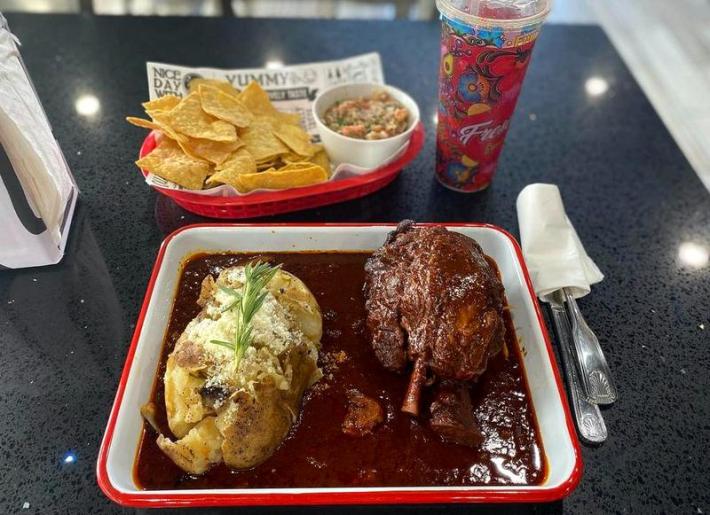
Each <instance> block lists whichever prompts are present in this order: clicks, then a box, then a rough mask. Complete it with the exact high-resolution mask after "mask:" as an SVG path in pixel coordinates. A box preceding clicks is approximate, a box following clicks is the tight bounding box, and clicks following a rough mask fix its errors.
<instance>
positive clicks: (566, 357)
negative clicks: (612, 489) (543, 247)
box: [543, 290, 607, 444]
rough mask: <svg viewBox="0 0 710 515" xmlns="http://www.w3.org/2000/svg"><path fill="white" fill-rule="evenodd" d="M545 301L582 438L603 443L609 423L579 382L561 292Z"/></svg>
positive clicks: (554, 293) (569, 327)
mask: <svg viewBox="0 0 710 515" xmlns="http://www.w3.org/2000/svg"><path fill="white" fill-rule="evenodd" d="M543 300H544V301H546V302H548V303H549V304H550V309H551V310H552V320H553V322H554V324H555V331H556V333H557V341H558V343H559V349H560V355H561V356H562V366H563V369H564V371H565V376H566V378H567V389H568V390H569V395H570V399H571V402H572V408H573V411H574V416H575V421H576V422H577V429H578V431H579V436H580V438H581V439H582V440H583V441H585V442H587V443H591V444H601V443H602V442H604V441H605V440H606V438H607V430H606V424H605V423H604V418H603V417H602V414H601V411H599V406H597V405H596V404H593V403H591V402H589V400H588V399H587V396H586V394H585V392H584V389H583V387H582V385H581V383H580V380H579V375H578V374H577V367H576V366H575V363H574V356H573V354H572V352H573V350H572V331H571V326H570V321H569V318H568V316H567V311H566V309H565V305H564V301H563V299H562V292H561V291H559V290H558V291H555V292H552V293H550V294H548V295H546V296H545V298H544V299H543Z"/></svg>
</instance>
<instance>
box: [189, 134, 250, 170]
mask: <svg viewBox="0 0 710 515" xmlns="http://www.w3.org/2000/svg"><path fill="white" fill-rule="evenodd" d="M184 139H185V141H184V142H183V141H178V143H180V147H181V148H182V150H183V152H185V153H186V154H187V155H189V156H192V157H195V158H197V159H204V160H205V161H210V162H211V163H214V164H216V165H218V164H220V163H222V162H224V161H225V160H226V159H227V158H228V157H229V156H230V155H231V154H232V153H233V152H234V151H235V150H237V149H238V148H240V147H243V146H244V142H242V141H240V140H237V141H212V140H209V139H200V138H188V137H186V136H185V137H184Z"/></svg>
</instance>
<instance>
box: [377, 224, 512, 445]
mask: <svg viewBox="0 0 710 515" xmlns="http://www.w3.org/2000/svg"><path fill="white" fill-rule="evenodd" d="M365 271H366V282H365V296H366V307H367V327H368V329H369V331H370V335H371V338H372V340H371V341H372V347H373V349H374V352H375V355H376V356H377V358H378V359H379V361H380V363H382V365H383V366H384V367H385V368H387V369H389V370H392V371H394V372H400V373H402V372H405V371H406V370H407V369H408V367H409V363H410V362H411V363H412V371H411V375H410V380H409V386H408V388H407V392H406V395H405V398H404V402H403V405H402V411H404V412H408V413H411V414H412V415H415V416H417V415H418V414H419V405H420V394H421V390H422V387H423V386H424V385H425V384H434V383H437V382H439V381H440V380H441V381H443V380H448V381H457V382H461V383H466V384H470V383H471V382H473V381H475V380H476V379H477V378H478V377H479V376H480V375H481V374H482V373H483V372H484V371H485V370H486V366H487V364H488V359H489V358H490V357H491V356H494V355H495V354H496V353H498V351H500V350H501V348H502V347H503V341H504V336H505V324H504V321H503V320H504V319H503V309H504V305H505V300H504V299H505V297H504V292H503V285H502V284H501V281H500V279H499V277H498V274H497V270H496V267H495V264H494V263H493V262H492V260H491V259H490V258H489V257H488V256H486V255H485V254H484V253H483V251H482V250H481V247H480V246H479V245H478V243H476V241H474V240H472V239H471V238H468V237H466V236H464V235H462V234H459V233H454V232H449V231H447V230H446V229H445V228H443V227H415V226H414V224H413V222H411V221H405V222H402V223H401V224H400V225H399V226H398V227H397V229H396V230H395V231H394V232H392V233H390V235H389V236H388V238H387V241H386V242H385V245H384V246H382V247H380V248H379V249H378V250H377V251H376V252H375V253H374V254H373V255H372V257H370V259H368V261H367V264H366V265H365ZM448 388H451V386H450V385H449V387H448ZM464 390H465V389H464ZM457 392H458V393H457V395H451V394H450V393H449V394H448V395H447V396H446V399H447V400H446V402H443V403H442V402H438V404H436V403H434V404H433V405H432V408H433V409H432V413H431V421H432V427H434V428H435V430H436V425H437V418H441V417H439V415H440V414H441V409H442V406H449V407H448V408H447V410H448V412H449V415H448V416H447V417H444V418H445V419H451V418H452V417H451V416H450V415H452V414H454V413H456V412H461V409H459V408H460V407H459V406H458V405H457V406H456V407H455V409H454V407H453V406H452V405H451V404H452V403H458V404H465V403H466V402H470V401H467V398H468V391H467V390H465V391H460V392H459V391H458V390H457ZM442 394H443V393H442V392H439V393H435V395H434V398H435V399H439V401H441V396H442ZM457 399H458V400H457ZM469 406H470V404H469ZM459 418H460V417H459ZM464 418H466V417H464ZM471 421H472V419H471V420H463V421H461V423H462V424H464V425H470V422H471ZM440 434H441V433H440ZM456 439H458V438H456ZM456 439H454V440H456ZM463 439H464V440H466V441H469V442H471V441H473V439H472V438H470V437H466V438H463Z"/></svg>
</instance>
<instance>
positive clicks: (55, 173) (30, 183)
mask: <svg viewBox="0 0 710 515" xmlns="http://www.w3.org/2000/svg"><path fill="white" fill-rule="evenodd" d="M0 138H1V139H0V141H2V145H3V147H4V148H5V152H6V153H7V155H8V157H9V158H10V161H11V162H12V165H13V168H14V171H15V173H16V174H17V177H18V179H19V181H20V183H21V184H22V188H23V189H24V191H25V194H26V195H27V197H28V200H29V202H30V205H31V207H32V208H33V209H34V210H35V211H36V212H37V214H38V215H39V216H41V218H42V220H43V221H44V223H45V225H46V226H47V229H48V231H49V235H50V236H51V238H52V240H53V241H54V243H55V244H57V245H59V242H60V240H61V233H60V226H61V223H62V220H63V217H64V214H65V210H66V205H67V202H68V201H69V199H70V197H71V195H72V194H73V190H74V183H73V180H72V177H71V173H70V172H69V168H68V167H67V164H66V161H65V160H64V156H63V155H62V152H61V150H60V149H59V145H58V144H57V141H56V140H55V139H54V136H53V134H52V130H51V128H50V126H49V122H48V121H47V117H46V115H45V113H44V109H43V108H42V105H41V104H40V102H39V99H38V98H37V95H36V94H35V91H34V88H33V87H32V84H31V83H30V80H29V78H28V75H27V74H26V71H25V68H24V66H23V64H22V60H21V59H20V54H19V51H18V48H17V45H16V40H15V39H14V37H13V35H12V33H10V31H9V30H7V27H6V25H5V21H4V19H3V18H0Z"/></svg>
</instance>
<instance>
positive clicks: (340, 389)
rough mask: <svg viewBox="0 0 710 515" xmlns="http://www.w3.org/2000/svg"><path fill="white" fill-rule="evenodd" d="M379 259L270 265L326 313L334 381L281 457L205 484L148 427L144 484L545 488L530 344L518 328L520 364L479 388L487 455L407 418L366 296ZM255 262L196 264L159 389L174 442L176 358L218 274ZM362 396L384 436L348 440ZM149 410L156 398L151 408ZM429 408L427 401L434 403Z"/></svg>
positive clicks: (318, 395)
mask: <svg viewBox="0 0 710 515" xmlns="http://www.w3.org/2000/svg"><path fill="white" fill-rule="evenodd" d="M368 256H369V254H368V253H359V252H343V253H283V254H281V253H269V254H264V255H260V257H261V258H262V259H264V258H266V259H269V260H270V261H272V262H276V263H283V268H284V269H285V270H287V271H289V272H291V273H293V274H295V275H296V276H298V277H299V278H300V279H301V280H302V281H303V282H304V283H305V284H306V285H307V286H308V287H309V288H310V290H311V291H312V292H313V294H314V295H315V297H316V299H317V300H318V303H319V304H320V307H321V310H322V312H323V338H322V348H321V351H320V357H319V364H320V366H321V368H322V369H323V373H324V377H323V378H322V379H321V380H320V381H319V382H317V383H316V384H315V385H314V386H313V387H312V388H311V389H310V390H308V391H307V392H306V395H305V396H304V399H303V406H302V409H301V413H300V417H299V420H298V421H297V422H296V423H295V424H294V426H293V427H292V428H291V431H290V433H289V434H288V436H287V438H286V439H285V440H284V442H283V443H282V444H281V446H280V447H279V448H278V449H277V450H276V452H275V453H274V455H273V456H271V457H270V458H269V459H267V460H266V461H265V462H264V463H262V464H261V465H258V466H256V467H254V468H252V469H249V470H241V471H234V470H230V469H229V468H227V467H226V466H225V465H223V464H222V465H219V466H217V467H214V468H212V469H211V470H209V471H208V472H207V473H206V474H204V475H202V476H198V477H195V476H191V475H189V474H186V473H185V472H183V471H182V470H181V469H180V468H178V467H177V466H176V465H175V464H174V463H173V462H172V461H171V460H170V459H169V458H168V457H167V456H165V455H164V454H163V453H162V452H161V451H160V449H159V448H158V446H157V444H156V443H155V440H156V437H157V435H156V434H155V431H153V430H152V429H151V428H150V426H148V425H147V424H144V429H143V435H142V437H141V442H140V447H139V450H138V454H137V459H136V464H135V469H134V477H135V480H136V483H137V485H139V487H141V488H144V489H181V488H239V487H251V488H259V487H263V488H265V487H340V486H415V485H418V486H427V485H439V486H461V485H510V484H528V485H532V484H540V483H541V482H542V481H543V480H544V477H545V469H546V465H545V459H544V453H543V451H542V445H541V443H540V440H539V438H538V434H537V433H538V431H537V427H536V422H535V417H534V414H533V411H532V407H531V405H530V402H529V393H528V389H527V386H526V384H525V380H524V379H523V377H522V370H521V365H520V361H521V358H520V355H519V348H518V342H517V341H516V337H515V331H514V329H513V325H512V321H511V319H510V316H507V317H506V318H507V319H506V325H507V339H506V343H507V348H508V349H509V350H510V352H509V357H508V359H505V357H504V356H503V353H502V352H501V353H499V354H498V355H497V356H496V357H494V358H493V359H491V361H490V362H489V365H488V369H487V371H486V373H485V374H484V375H483V376H482V377H481V379H480V380H479V382H478V383H477V384H475V385H473V386H472V387H471V399H472V402H473V406H474V409H475V417H476V420H477V421H478V423H479V424H480V426H481V429H482V431H483V434H484V435H485V440H484V442H483V444H482V445H481V447H480V448H477V449H472V448H468V447H463V446H460V445H453V444H447V443H443V442H442V441H441V440H440V439H439V437H438V436H437V435H436V434H434V433H433V432H432V431H431V430H430V429H429V427H428V425H427V423H426V421H420V420H416V419H413V418H412V417H411V416H409V415H406V414H404V413H402V412H400V410H399V408H400V405H401V403H402V397H403V394H404V391H405V388H406V386H407V377H406V376H405V375H397V374H394V373H392V372H388V371H386V370H385V369H383V368H382V366H381V365H380V363H379V362H378V361H377V358H375V356H374V354H373V352H372V351H371V348H370V344H369V341H368V338H367V334H366V330H365V307H364V297H363V293H362V288H363V284H364V279H365V277H364V269H363V266H364V263H365V260H366V259H367V257H368ZM254 257H255V256H254V255H246V254H202V255H196V256H194V257H192V258H191V259H190V260H189V261H188V262H187V263H186V264H185V266H184V270H183V273H182V277H181V279H180V283H179V286H178V291H177V295H176V300H175V305H174V307H173V313H172V317H171V319H170V324H169V326H168V331H167V334H166V341H165V344H164V348H163V353H162V357H161V361H160V367H159V369H158V379H157V380H156V381H155V386H154V391H153V397H152V399H153V401H154V402H155V403H156V405H157V407H158V423H159V425H160V427H161V429H162V431H163V433H164V434H165V435H166V436H168V435H170V436H172V434H171V433H170V430H169V429H168V424H167V420H166V414H165V399H164V392H163V380H162V379H163V375H164V372H165V362H166V359H167V356H168V354H169V353H170V352H171V351H172V349H173V346H174V345H175V342H176V341H177V339H178V337H179V336H180V334H181V333H182V331H183V330H184V328H185V326H186V325H187V324H188V322H189V321H190V320H192V318H194V317H195V316H196V315H197V314H198V312H199V311H200V308H199V306H198V305H197V304H196V300H197V297H198V294H199V290H200V283H201V282H202V279H203V278H204V277H205V276H206V275H207V274H212V275H213V276H215V277H216V276H217V275H218V274H219V272H220V271H221V270H222V269H223V268H226V267H229V266H234V265H238V264H243V263H245V262H247V261H248V260H250V259H253V258H254ZM350 388H357V389H359V390H360V391H361V392H363V393H364V394H365V395H368V396H370V397H373V398H375V399H377V400H378V401H379V402H380V404H381V405H382V408H383V409H384V411H385V422H384V423H383V424H381V425H380V426H378V427H377V428H376V429H375V430H374V433H373V434H370V435H367V436H364V437H361V438H358V437H352V436H348V435H345V434H344V433H343V432H342V431H341V424H342V421H343V419H344V417H345V414H346V409H347V395H346V392H347V390H348V389H350ZM146 400H147V399H146ZM424 401H425V402H427V399H426V398H425V399H424Z"/></svg>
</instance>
